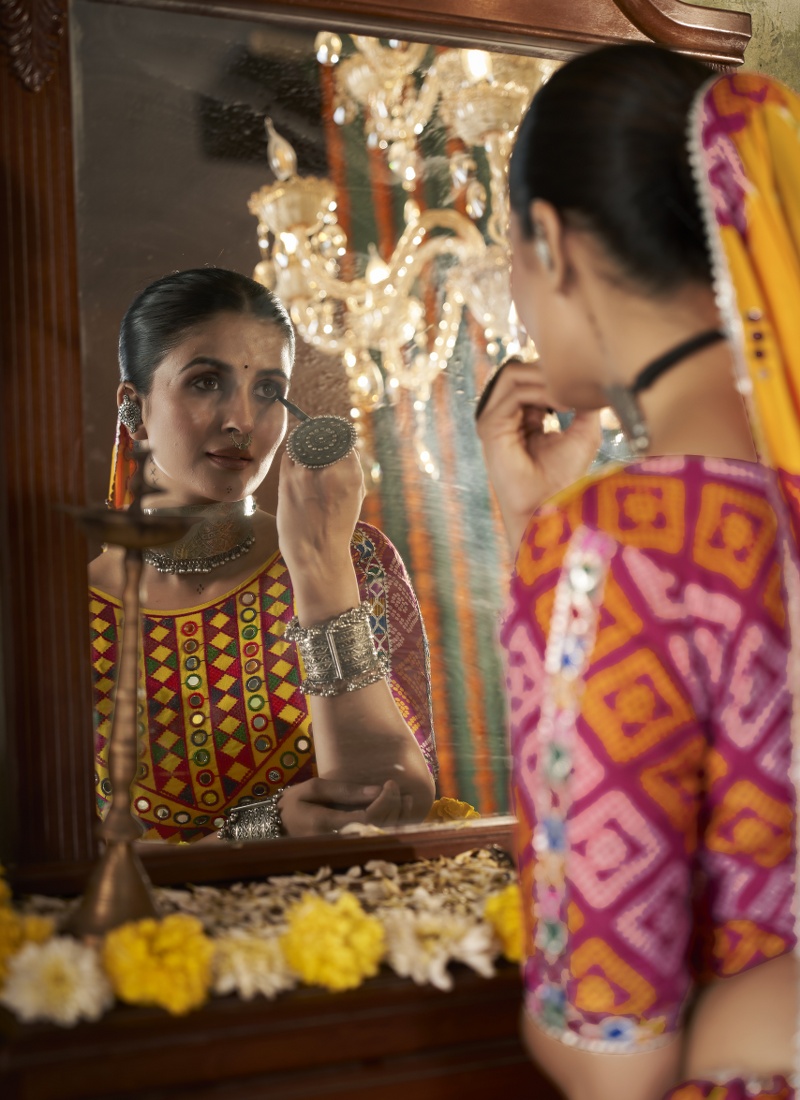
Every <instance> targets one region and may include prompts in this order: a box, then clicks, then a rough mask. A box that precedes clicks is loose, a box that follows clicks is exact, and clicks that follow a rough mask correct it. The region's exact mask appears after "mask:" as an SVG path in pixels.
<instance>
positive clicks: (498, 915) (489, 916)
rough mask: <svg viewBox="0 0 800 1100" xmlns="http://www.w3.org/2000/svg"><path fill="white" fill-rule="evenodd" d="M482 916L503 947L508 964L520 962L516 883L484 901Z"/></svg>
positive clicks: (519, 922) (518, 902) (521, 942)
mask: <svg viewBox="0 0 800 1100" xmlns="http://www.w3.org/2000/svg"><path fill="white" fill-rule="evenodd" d="M483 915H484V917H485V919H486V920H487V921H488V922H489V924H490V925H491V926H492V928H493V929H494V931H495V934H496V935H497V938H498V939H499V940H500V943H501V944H502V945H503V954H504V955H505V957H506V958H507V959H508V961H509V962H521V961H522V948H523V927H522V895H521V893H520V889H519V886H518V884H517V883H516V882H512V883H511V884H510V885H509V886H506V888H505V890H503V891H501V892H500V893H499V894H492V896H491V897H489V898H487V899H486V905H485V906H484V910H483Z"/></svg>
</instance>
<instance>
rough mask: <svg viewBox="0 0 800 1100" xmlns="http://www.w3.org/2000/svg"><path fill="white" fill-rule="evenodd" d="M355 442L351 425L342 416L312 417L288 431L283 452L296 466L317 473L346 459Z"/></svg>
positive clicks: (354, 430) (355, 437)
mask: <svg viewBox="0 0 800 1100" xmlns="http://www.w3.org/2000/svg"><path fill="white" fill-rule="evenodd" d="M357 441H358V434H357V432H356V429H355V425H354V424H353V423H352V422H351V421H350V420H346V419H345V418H344V417H343V416H312V417H311V418H310V419H309V420H304V421H303V422H302V423H301V424H298V425H297V427H296V428H295V429H294V430H293V431H292V434H291V435H290V436H289V438H288V440H287V441H286V451H287V453H288V455H289V458H291V459H292V461H293V462H296V463H297V464H298V466H305V467H307V468H308V469H309V470H320V469H322V468H323V467H325V466H332V465H333V464H334V462H338V461H339V460H340V459H342V458H344V457H345V455H348V454H349V453H350V451H352V449H353V447H355V445H356V442H357Z"/></svg>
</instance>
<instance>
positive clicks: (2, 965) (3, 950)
mask: <svg viewBox="0 0 800 1100" xmlns="http://www.w3.org/2000/svg"><path fill="white" fill-rule="evenodd" d="M52 935H53V922H52V921H51V920H50V919H49V918H47V917H37V916H27V917H26V916H22V915H21V914H20V913H15V912H14V910H13V909H12V908H11V907H10V906H9V905H3V906H0V988H2V986H3V985H5V982H6V980H7V978H8V967H9V964H10V962H11V959H12V958H13V956H14V955H16V954H17V952H18V951H21V950H22V948H23V947H24V946H25V945H26V944H28V943H45V942H46V941H47V940H49V939H50V937H51V936H52Z"/></svg>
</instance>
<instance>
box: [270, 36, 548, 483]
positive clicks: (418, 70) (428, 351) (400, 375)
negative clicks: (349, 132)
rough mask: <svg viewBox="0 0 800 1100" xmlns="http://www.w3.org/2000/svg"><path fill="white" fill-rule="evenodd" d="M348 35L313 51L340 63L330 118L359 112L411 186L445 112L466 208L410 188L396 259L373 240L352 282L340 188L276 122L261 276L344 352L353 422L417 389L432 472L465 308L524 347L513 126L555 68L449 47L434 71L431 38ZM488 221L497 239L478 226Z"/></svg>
mask: <svg viewBox="0 0 800 1100" xmlns="http://www.w3.org/2000/svg"><path fill="white" fill-rule="evenodd" d="M352 41H353V44H354V46H355V48H356V52H355V53H353V54H351V56H349V57H346V58H343V59H341V60H340V58H341V54H342V49H343V45H342V41H341V39H340V38H339V36H338V35H335V34H333V33H331V32H322V33H320V34H319V35H318V36H317V39H316V43H315V51H316V56H317V60H318V61H319V62H320V63H321V64H324V65H337V70H336V88H337V102H336V104H335V107H334V120H335V121H336V122H338V123H343V122H347V121H350V120H352V119H354V118H355V117H356V115H357V114H358V113H359V112H361V113H362V115H363V118H364V129H365V132H366V138H367V144H368V146H370V147H372V148H379V149H381V150H383V151H384V152H385V155H386V162H387V164H388V166H389V169H390V171H391V172H392V174H393V175H394V177H395V179H396V180H397V182H398V184H399V185H400V186H401V187H402V188H403V189H404V190H406V191H407V192H413V191H414V189H415V188H416V186H417V182H418V177H419V175H420V172H421V169H422V165H423V161H422V157H421V154H420V151H419V146H418V139H419V137H420V135H421V134H422V133H423V131H424V130H425V129H426V127H428V126H429V125H431V124H432V121H433V120H434V117H436V119H437V120H438V124H439V126H440V127H441V125H442V124H443V125H444V126H445V127H446V132H447V133H448V134H449V135H450V136H451V137H453V138H456V139H458V140H456V141H454V142H451V143H450V144H451V145H452V151H451V152H450V155H449V158H448V160H449V172H450V179H451V183H452V189H453V190H452V194H451V196H450V200H449V201H452V200H453V199H455V198H458V197H459V196H461V201H460V205H461V206H462V208H463V209H464V210H465V213H461V212H460V211H459V210H457V209H455V208H453V207H451V206H447V207H440V208H436V209H429V210H425V211H420V208H419V206H418V204H417V203H416V202H415V201H414V200H413V198H410V197H409V198H408V199H407V200H406V202H405V206H404V223H405V224H404V228H403V231H402V233H401V235H400V238H399V240H398V241H397V244H396V245H395V247H394V249H393V251H392V254H391V256H381V255H380V254H379V252H378V250H377V248H376V247H375V246H374V245H372V246H370V249H369V256H368V258H367V260H366V264H365V266H364V270H363V275H362V276H360V277H357V278H353V279H343V278H342V277H341V261H342V259H343V258H344V257H345V256H347V254H348V242H347V236H346V234H345V231H344V229H343V228H342V226H341V225H340V224H339V222H338V219H337V210H336V191H335V187H334V185H333V184H332V183H331V182H330V181H329V180H325V179H317V178H314V177H303V176H299V175H298V174H297V158H296V155H295V152H294V149H293V148H292V146H291V145H290V144H289V142H288V141H286V139H285V138H283V137H282V136H281V135H280V134H278V133H277V131H276V130H275V128H274V127H273V125H272V122H271V120H269V119H268V120H267V131H268V136H269V141H268V147H267V155H268V159H269V164H270V168H271V169H272V172H273V174H274V176H275V179H276V182H275V183H273V184H271V185H267V186H265V187H263V188H262V189H261V190H260V191H258V192H256V193H255V194H254V195H253V196H252V197H251V199H250V204H249V209H250V211H251V213H252V214H254V215H255V216H256V217H257V218H258V221H259V227H258V238H259V246H260V248H261V255H262V259H261V262H260V263H259V264H258V266H257V268H256V278H257V279H259V280H260V281H261V282H263V283H264V284H265V285H267V286H269V287H272V288H274V289H275V291H276V293H277V294H278V295H279V297H280V298H281V299H282V300H283V301H284V302H285V303H286V304H287V306H288V307H289V309H290V311H291V315H292V319H293V321H294V323H295V325H296V326H297V329H298V332H299V334H300V336H301V337H302V339H303V340H305V341H306V342H307V343H309V344H311V345H313V346H315V347H318V348H320V349H321V350H324V351H326V352H329V353H333V354H336V355H337V356H338V357H339V358H340V359H341V361H342V362H343V364H344V368H345V371H346V374H347V378H348V383H349V390H350V398H351V405H352V408H351V415H352V416H353V418H354V420H356V422H357V423H358V422H359V420H360V419H361V418H362V416H363V414H364V413H367V412H369V411H371V410H372V409H374V408H375V407H376V406H378V405H379V404H381V403H382V402H383V401H384V400H385V399H386V398H387V397H388V398H389V399H390V400H391V398H392V397H393V396H395V395H396V394H397V392H398V391H399V390H401V389H402V390H405V391H408V392H409V394H410V396H411V398H412V402H413V408H414V410H415V414H416V422H417V440H416V443H417V455H418V460H419V462H420V465H421V466H422V468H423V469H425V470H427V471H428V472H429V473H433V474H435V466H434V464H433V462H432V460H431V456H430V454H429V453H428V450H427V448H426V446H425V443H424V435H423V424H424V416H425V409H426V405H427V402H428V401H429V399H430V396H431V388H432V386H433V383H434V381H435V379H436V378H437V376H438V375H439V373H440V371H442V370H443V369H444V368H445V367H446V366H447V363H448V362H449V360H450V358H451V356H452V354H453V350H454V348H455V344H456V338H457V335H458V331H459V327H460V324H461V318H462V313H463V309H464V306H465V305H466V307H467V308H468V309H469V310H470V312H471V313H472V314H473V316H474V317H475V319H476V320H477V322H478V324H479V325H480V327H481V328H482V329H483V331H484V333H485V336H486V339H487V340H488V341H489V344H488V350H489V352H490V354H492V353H496V352H499V350H500V347H499V345H500V344H502V345H503V346H504V347H507V348H509V349H510V350H516V349H517V348H519V347H520V346H521V345H524V343H525V342H526V340H527V338H526V336H525V334H524V332H522V331H521V329H520V328H519V325H518V323H517V322H516V317H515V314H514V313H513V308H512V305H511V295H510V288H509V278H508V271H509V261H508V243H507V223H508V207H507V199H506V171H507V163H508V156H509V153H510V149H511V143H512V139H513V133H514V131H515V130H516V127H517V126H518V124H519V121H520V119H521V117H522V114H523V113H524V111H525V108H526V107H527V104H528V102H529V101H530V98H531V96H532V94H533V92H534V91H535V90H536V88H537V87H538V86H539V84H540V83H541V82H542V80H543V79H546V77H547V76H549V73H550V71H551V70H552V68H553V67H554V65H553V63H551V62H543V61H541V60H539V59H534V58H521V57H508V56H505V55H503V56H493V55H490V54H488V53H486V52H485V51H482V50H444V51H442V52H441V53H439V54H438V55H436V56H435V57H434V60H433V61H432V62H431V63H430V65H429V66H428V67H427V69H425V68H424V62H425V60H426V57H427V55H428V53H429V49H430V48H429V47H428V46H426V45H422V44H417V43H406V42H398V41H390V42H389V43H388V44H387V45H384V44H382V42H381V41H380V40H379V39H375V38H366V37H363V36H359V35H354V36H353V38H352ZM419 74H423V75H422V78H421V79H420V75H419ZM445 91H446V93H447V94H446V96H443V92H445ZM477 149H480V150H482V151H483V154H485V158H486V163H487V166H488V184H489V188H488V194H487V189H486V187H485V186H484V183H483V182H482V181H481V179H479V177H478V171H479V168H478V164H479V159H480V157H479V156H478V154H477V152H475V151H476V150H477ZM470 150H473V152H471V151H470ZM473 153H475V155H473ZM484 218H485V219H486V220H485V234H486V237H487V238H488V244H487V242H486V240H485V238H484V232H482V231H481V229H479V228H478V226H477V225H476V224H475V223H476V222H483V220H484ZM431 286H433V287H435V288H436V294H435V295H434V296H433V298H434V299H435V300H432V296H431V293H430V290H429V288H430V287H431Z"/></svg>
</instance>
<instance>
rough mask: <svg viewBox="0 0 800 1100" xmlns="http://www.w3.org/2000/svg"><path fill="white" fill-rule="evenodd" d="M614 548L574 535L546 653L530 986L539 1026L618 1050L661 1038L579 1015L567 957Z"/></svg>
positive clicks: (593, 536) (622, 1021)
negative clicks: (570, 819) (581, 751)
mask: <svg viewBox="0 0 800 1100" xmlns="http://www.w3.org/2000/svg"><path fill="white" fill-rule="evenodd" d="M615 549H616V543H615V542H614V540H613V539H611V538H609V537H608V536H607V535H605V534H603V533H602V532H599V531H592V530H590V529H589V528H587V527H581V528H579V529H578V530H577V531H576V532H575V534H574V535H573V537H572V539H571V542H570V545H569V548H568V550H567V554H566V557H565V559H564V565H563V569H562V572H561V576H560V579H559V581H558V585H557V588H556V593H555V602H554V606H553V614H552V618H551V621H550V633H549V635H548V639H547V648H546V650H545V658H544V672H545V677H546V686H545V694H544V699H543V701H542V711H541V717H540V719H539V723H538V725H537V730H536V741H537V753H536V781H535V783H534V790H533V795H534V811H535V817H536V822H537V824H536V828H535V830H534V834H533V847H534V851H535V857H534V885H533V915H534V917H535V921H536V934H535V941H534V942H535V946H536V948H537V950H538V951H540V952H541V953H542V955H543V956H544V960H545V967H544V975H543V979H542V980H541V981H540V982H539V983H538V985H537V987H536V988H535V989H529V991H528V993H527V995H526V1005H527V1009H528V1011H529V1013H530V1014H531V1016H532V1018H533V1019H534V1022H535V1023H536V1024H537V1026H538V1027H541V1028H543V1029H544V1030H545V1031H547V1033H548V1034H550V1035H553V1036H554V1037H556V1038H559V1039H561V1041H562V1042H566V1043H571V1044H576V1045H581V1046H583V1045H585V1044H587V1043H590V1044H592V1045H591V1047H589V1048H588V1049H593V1050H605V1049H609V1050H615V1051H620V1050H622V1049H623V1048H624V1047H625V1046H628V1045H633V1044H638V1043H640V1042H642V1041H643V1040H645V1039H646V1040H648V1041H652V1040H653V1039H654V1038H657V1037H656V1036H654V1034H653V1032H652V1031H649V1030H647V1029H646V1028H645V1029H643V1028H641V1027H639V1026H638V1025H637V1024H635V1023H634V1022H633V1021H632V1020H630V1019H629V1018H626V1017H609V1019H608V1020H605V1021H602V1022H601V1023H600V1024H592V1023H589V1022H588V1021H586V1020H584V1019H583V1017H582V1016H580V1014H578V1013H576V1012H574V1010H572V1009H571V1008H570V1005H569V1001H568V998H567V990H566V983H567V980H568V978H569V969H568V967H565V959H564V956H565V955H566V952H567V947H568V944H569V927H568V924H567V901H568V899H567V857H568V853H569V843H568V838H567V816H568V813H569V810H570V807H571V801H572V799H571V790H570V780H571V778H572V769H573V745H574V739H575V725H576V722H577V720H578V717H579V714H580V708H581V698H582V695H583V674H584V672H585V669H586V666H587V664H588V661H589V658H590V656H591V653H592V649H593V648H594V641H595V635H596V630H597V620H598V614H599V608H600V604H601V601H602V597H603V588H604V582H605V577H606V574H607V572H608V565H609V562H610V560H611V557H612V555H613V554H614V552H615ZM640 1032H641V1033H642V1034H640ZM587 1033H588V1034H587ZM597 1044H601V1045H597Z"/></svg>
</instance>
